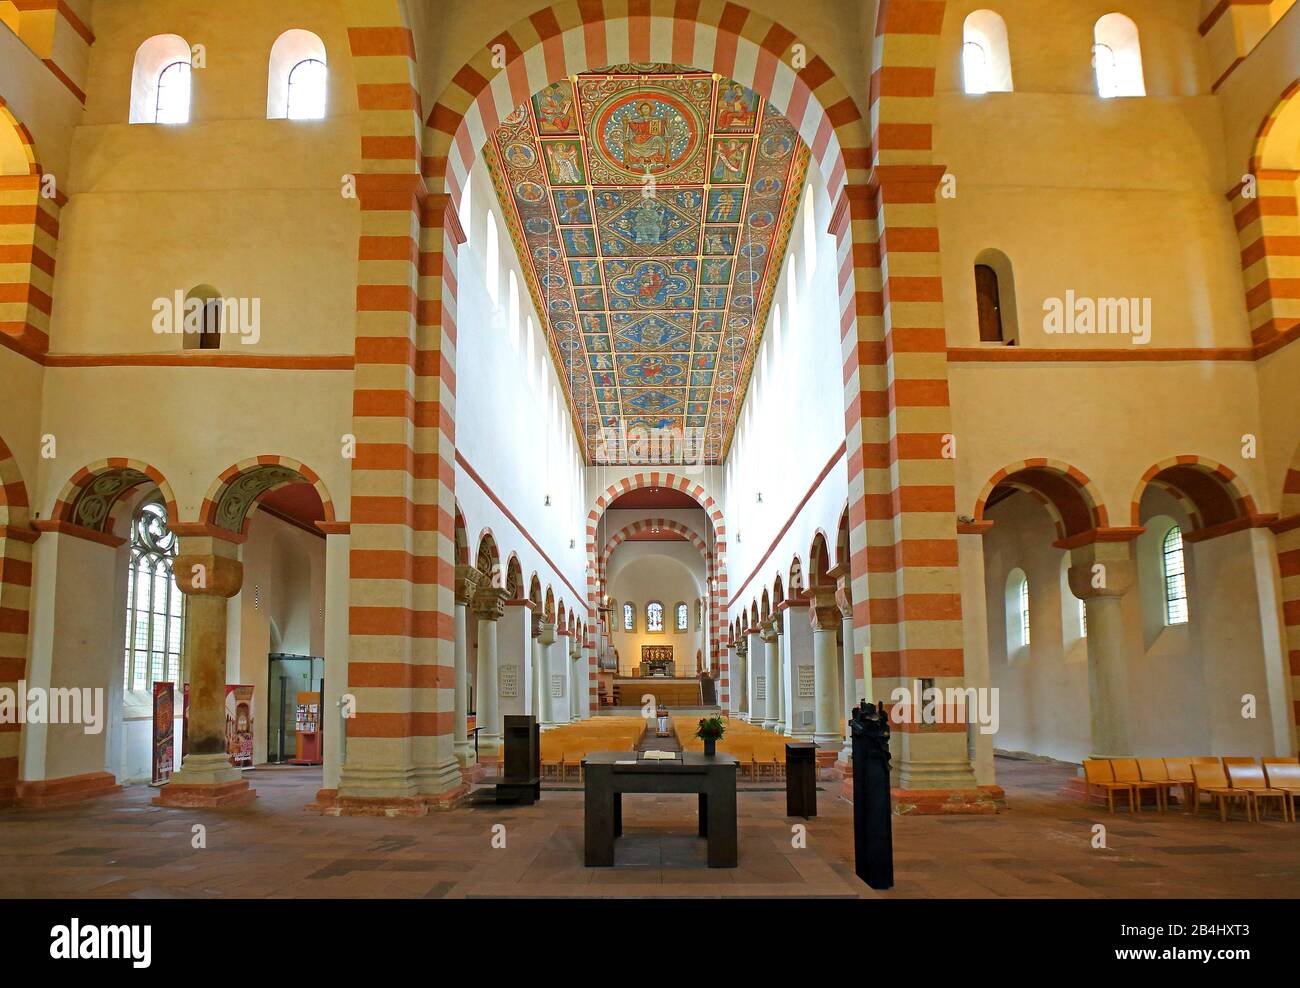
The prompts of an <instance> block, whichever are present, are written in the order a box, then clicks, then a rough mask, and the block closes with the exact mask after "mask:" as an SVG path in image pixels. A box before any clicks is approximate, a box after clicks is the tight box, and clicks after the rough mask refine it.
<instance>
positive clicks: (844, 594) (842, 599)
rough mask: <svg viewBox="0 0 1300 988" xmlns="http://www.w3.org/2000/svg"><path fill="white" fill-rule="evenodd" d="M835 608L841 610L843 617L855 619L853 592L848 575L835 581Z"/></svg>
mask: <svg viewBox="0 0 1300 988" xmlns="http://www.w3.org/2000/svg"><path fill="white" fill-rule="evenodd" d="M835 606H836V607H838V608H839V609H840V616H841V617H844V618H851V617H853V590H852V588H851V584H850V577H849V574H848V573H844V574H843V575H842V576H840V577H839V579H837V580H836V581H835Z"/></svg>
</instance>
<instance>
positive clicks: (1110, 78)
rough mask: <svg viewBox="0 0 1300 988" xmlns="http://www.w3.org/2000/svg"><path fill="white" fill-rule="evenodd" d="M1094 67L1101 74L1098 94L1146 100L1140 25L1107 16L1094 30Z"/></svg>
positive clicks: (1114, 15)
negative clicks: (1139, 33) (1142, 97)
mask: <svg viewBox="0 0 1300 988" xmlns="http://www.w3.org/2000/svg"><path fill="white" fill-rule="evenodd" d="M1092 64H1093V69H1094V70H1095V71H1096V73H1097V94H1098V95H1099V96H1101V97H1102V98H1104V99H1111V98H1113V97H1116V96H1145V95H1146V94H1147V86H1146V79H1145V78H1144V77H1143V73H1142V45H1141V42H1140V41H1139V40H1138V29H1137V25H1136V24H1134V23H1133V20H1132V19H1131V18H1129V17H1125V16H1124V15H1123V14H1107V15H1106V16H1105V17H1103V18H1101V20H1099V21H1097V26H1096V27H1095V28H1094V29H1093V46H1092Z"/></svg>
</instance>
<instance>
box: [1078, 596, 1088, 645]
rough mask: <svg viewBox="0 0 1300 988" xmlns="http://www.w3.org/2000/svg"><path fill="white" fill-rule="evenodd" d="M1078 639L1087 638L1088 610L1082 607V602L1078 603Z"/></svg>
mask: <svg viewBox="0 0 1300 988" xmlns="http://www.w3.org/2000/svg"><path fill="white" fill-rule="evenodd" d="M1079 637H1080V638H1087V637H1088V608H1086V607H1085V606H1084V604H1083V601H1079Z"/></svg>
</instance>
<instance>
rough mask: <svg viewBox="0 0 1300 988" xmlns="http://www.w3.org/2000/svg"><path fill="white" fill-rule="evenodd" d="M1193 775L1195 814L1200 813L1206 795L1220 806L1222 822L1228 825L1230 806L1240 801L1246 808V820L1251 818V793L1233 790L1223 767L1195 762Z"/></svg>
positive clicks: (1193, 806)
mask: <svg viewBox="0 0 1300 988" xmlns="http://www.w3.org/2000/svg"><path fill="white" fill-rule="evenodd" d="M1192 775H1193V776H1194V777H1195V779H1196V802H1194V803H1193V804H1192V812H1193V813H1199V812H1200V810H1201V794H1202V793H1204V794H1205V795H1206V796H1209V797H1210V798H1211V799H1212V800H1214V801H1215V803H1217V804H1218V807H1219V820H1220V821H1221V822H1224V823H1226V822H1227V820H1228V804H1229V803H1232V802H1235V801H1236V800H1238V799H1240V800H1241V801H1242V803H1243V804H1244V805H1245V807H1246V819H1247V820H1249V819H1250V818H1251V816H1250V813H1251V809H1250V805H1251V804H1250V793H1249V792H1247V791H1246V790H1244V789H1233V788H1232V786H1231V785H1229V783H1228V776H1227V774H1226V773H1225V772H1224V771H1223V766H1222V765H1206V764H1202V763H1199V762H1195V761H1193V762H1192Z"/></svg>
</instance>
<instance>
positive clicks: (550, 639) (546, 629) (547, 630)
mask: <svg viewBox="0 0 1300 988" xmlns="http://www.w3.org/2000/svg"><path fill="white" fill-rule="evenodd" d="M537 638H538V640H539V641H540V642H541V643H542V644H543V645H554V644H555V622H554V621H538V622H537Z"/></svg>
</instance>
